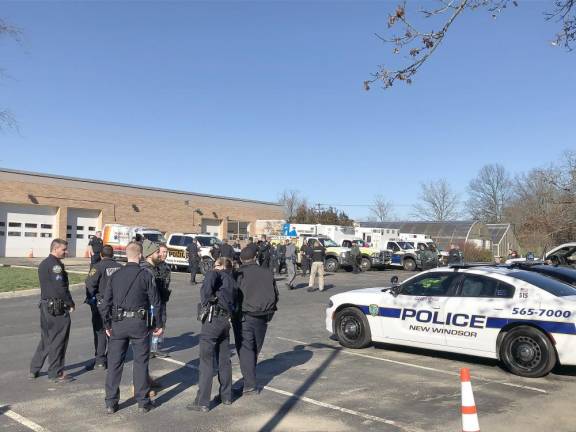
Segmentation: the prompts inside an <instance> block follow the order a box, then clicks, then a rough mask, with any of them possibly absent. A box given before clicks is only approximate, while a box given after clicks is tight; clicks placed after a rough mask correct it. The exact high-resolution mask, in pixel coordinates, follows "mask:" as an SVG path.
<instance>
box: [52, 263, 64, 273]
mask: <svg viewBox="0 0 576 432" xmlns="http://www.w3.org/2000/svg"><path fill="white" fill-rule="evenodd" d="M52 273H56V274H60V273H62V267H60V266H59V265H55V266H54V267H52Z"/></svg>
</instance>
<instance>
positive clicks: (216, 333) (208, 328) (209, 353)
mask: <svg viewBox="0 0 576 432" xmlns="http://www.w3.org/2000/svg"><path fill="white" fill-rule="evenodd" d="M229 344H230V321H229V320H228V318H227V317H224V316H215V317H213V318H212V322H208V321H205V322H204V324H202V333H201V334H200V376H199V378H198V396H197V397H196V400H197V403H198V404H199V405H202V406H209V404H210V397H211V394H212V376H213V375H214V370H213V365H214V359H216V364H217V365H218V382H219V383H220V397H221V398H222V400H232V362H231V361H230V346H229Z"/></svg>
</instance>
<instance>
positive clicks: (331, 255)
mask: <svg viewBox="0 0 576 432" xmlns="http://www.w3.org/2000/svg"><path fill="white" fill-rule="evenodd" d="M316 240H318V241H319V242H320V244H322V246H324V247H325V248H326V259H325V260H324V269H325V270H326V271H327V272H337V271H338V269H339V268H340V267H351V266H352V258H351V256H350V248H347V247H342V246H339V245H338V243H336V242H335V241H334V240H332V239H331V238H330V237H327V236H323V235H316V236H315V235H302V236H300V237H298V240H297V243H296V245H297V246H298V248H301V247H302V245H303V244H304V243H306V244H308V246H312V245H313V244H314V241H316ZM300 260H301V257H300V255H299V256H298V264H300Z"/></svg>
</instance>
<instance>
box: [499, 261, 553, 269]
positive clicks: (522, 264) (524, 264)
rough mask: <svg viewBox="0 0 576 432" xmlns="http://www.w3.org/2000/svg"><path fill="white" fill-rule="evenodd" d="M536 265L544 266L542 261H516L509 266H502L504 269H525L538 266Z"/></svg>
mask: <svg viewBox="0 0 576 432" xmlns="http://www.w3.org/2000/svg"><path fill="white" fill-rule="evenodd" d="M538 264H545V263H544V261H542V260H533V261H517V262H512V263H509V264H503V265H505V266H506V267H510V268H527V267H531V266H533V265H538Z"/></svg>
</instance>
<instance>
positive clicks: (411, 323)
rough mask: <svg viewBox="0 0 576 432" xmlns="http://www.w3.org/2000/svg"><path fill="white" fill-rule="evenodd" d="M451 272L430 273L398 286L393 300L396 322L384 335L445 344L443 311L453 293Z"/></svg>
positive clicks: (427, 343)
mask: <svg viewBox="0 0 576 432" xmlns="http://www.w3.org/2000/svg"><path fill="white" fill-rule="evenodd" d="M456 276H457V274H456V273H454V272H430V273H424V274H422V275H419V276H416V277H414V278H412V279H410V280H408V281H406V282H404V283H403V284H402V285H401V286H400V293H399V294H398V296H397V297H396V299H395V304H396V306H397V307H398V308H400V311H399V319H396V320H392V322H394V323H395V324H394V328H390V329H389V331H387V332H386V333H387V334H388V337H389V338H390V339H401V340H404V341H410V342H417V343H421V344H426V345H442V346H443V345H445V343H446V341H445V337H444V309H445V305H446V302H447V301H448V300H449V299H450V298H451V296H452V295H453V294H454V292H455V289H456V285H455V283H454V281H455V279H456Z"/></svg>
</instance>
